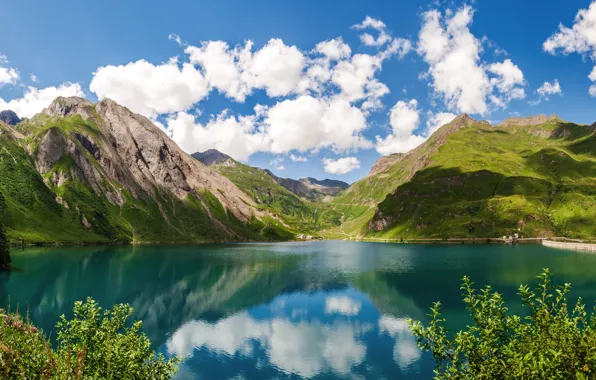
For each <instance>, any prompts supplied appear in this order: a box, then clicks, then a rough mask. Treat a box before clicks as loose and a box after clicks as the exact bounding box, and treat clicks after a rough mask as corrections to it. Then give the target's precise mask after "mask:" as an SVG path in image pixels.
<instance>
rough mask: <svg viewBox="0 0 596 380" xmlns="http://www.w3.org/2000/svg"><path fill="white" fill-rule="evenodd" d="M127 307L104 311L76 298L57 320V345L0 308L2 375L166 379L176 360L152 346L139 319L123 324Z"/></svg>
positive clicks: (0, 375)
mask: <svg viewBox="0 0 596 380" xmlns="http://www.w3.org/2000/svg"><path fill="white" fill-rule="evenodd" d="M131 314H132V308H131V307H130V306H129V305H123V304H121V305H116V306H114V308H113V309H112V310H103V309H102V308H101V307H99V305H98V304H97V303H96V302H95V301H93V300H92V299H90V298H88V299H87V301H86V302H85V303H83V302H80V301H79V302H76V303H75V306H74V318H73V319H72V320H67V319H66V318H65V316H62V317H61V318H60V321H59V322H58V324H57V338H58V339H57V340H58V346H57V348H56V349H52V347H51V344H50V343H49V341H48V339H47V338H46V337H45V336H44V335H43V333H41V332H40V331H38V330H37V328H35V327H34V326H32V325H31V324H30V323H29V322H28V321H27V320H23V318H22V317H21V316H20V315H18V313H17V314H11V313H4V312H3V311H0V318H1V319H0V378H2V379H169V378H170V377H171V376H172V375H173V374H174V373H175V372H176V370H177V364H178V362H179V359H178V358H172V359H169V360H165V359H164V357H163V355H162V354H159V355H156V354H155V352H154V351H153V350H151V347H150V342H149V339H147V337H146V336H145V334H143V333H142V332H141V331H140V330H141V322H134V323H132V325H130V327H129V326H128V324H127V320H128V318H129V317H130V316H131Z"/></svg>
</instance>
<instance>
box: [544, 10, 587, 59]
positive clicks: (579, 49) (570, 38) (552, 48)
mask: <svg viewBox="0 0 596 380" xmlns="http://www.w3.org/2000/svg"><path fill="white" fill-rule="evenodd" d="M595 47H596V2H592V3H591V4H590V6H589V7H588V9H580V10H579V11H578V12H577V15H575V22H574V24H573V26H572V27H571V28H569V27H567V26H565V25H563V24H559V31H558V32H556V33H554V34H553V35H552V36H550V37H549V38H548V39H547V40H546V41H544V43H543V44H542V48H543V49H544V51H546V52H548V53H550V54H553V55H554V54H557V53H561V54H565V55H567V54H571V53H580V54H586V53H590V54H591V55H592V57H594V50H595Z"/></svg>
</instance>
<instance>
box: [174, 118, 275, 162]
mask: <svg viewBox="0 0 596 380" xmlns="http://www.w3.org/2000/svg"><path fill="white" fill-rule="evenodd" d="M167 124H168V132H169V133H171V137H172V139H173V140H174V141H175V142H176V143H177V144H178V145H179V146H180V147H181V148H182V149H184V150H185V151H186V152H189V153H194V152H203V151H205V150H207V149H211V148H214V149H217V150H219V151H220V152H222V153H225V154H227V155H229V156H231V157H233V158H235V159H237V160H243V161H245V160H248V157H249V156H250V155H251V154H253V153H255V152H259V151H267V150H268V146H269V142H268V140H267V136H265V135H264V134H263V133H261V132H260V131H259V130H257V128H256V126H255V119H254V118H253V117H236V116H234V115H231V114H229V113H228V112H223V113H222V114H220V115H219V116H217V117H216V118H214V119H212V120H210V121H209V122H208V123H207V124H206V125H202V124H200V123H198V122H197V121H196V120H195V117H194V116H192V115H190V114H188V113H186V112H178V113H177V114H175V115H173V116H171V117H170V118H169V119H168V120H167Z"/></svg>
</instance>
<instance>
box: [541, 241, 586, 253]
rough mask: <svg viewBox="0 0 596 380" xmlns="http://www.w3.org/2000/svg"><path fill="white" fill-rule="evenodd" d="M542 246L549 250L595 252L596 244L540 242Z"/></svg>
mask: <svg viewBox="0 0 596 380" xmlns="http://www.w3.org/2000/svg"><path fill="white" fill-rule="evenodd" d="M542 245H544V246H547V247H551V248H560V249H570V250H573V251H584V252H596V244H586V243H567V242H562V241H552V240H542Z"/></svg>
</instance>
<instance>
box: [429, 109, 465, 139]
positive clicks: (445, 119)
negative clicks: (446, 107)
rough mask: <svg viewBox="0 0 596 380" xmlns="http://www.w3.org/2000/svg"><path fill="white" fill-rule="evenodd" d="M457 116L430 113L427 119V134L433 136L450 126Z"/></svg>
mask: <svg viewBox="0 0 596 380" xmlns="http://www.w3.org/2000/svg"><path fill="white" fill-rule="evenodd" d="M456 117H457V115H455V114H453V113H450V112H438V113H434V114H433V113H432V112H431V113H429V114H428V115H427V118H426V134H427V135H428V136H430V135H432V134H433V133H434V132H435V131H436V130H437V129H439V128H441V127H442V126H443V125H445V124H449V123H450V122H451V121H453V119H455V118H456Z"/></svg>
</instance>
